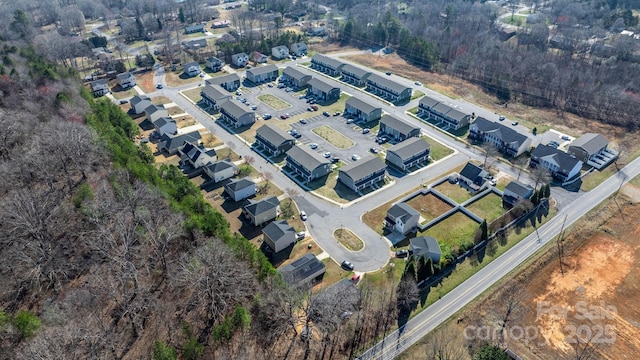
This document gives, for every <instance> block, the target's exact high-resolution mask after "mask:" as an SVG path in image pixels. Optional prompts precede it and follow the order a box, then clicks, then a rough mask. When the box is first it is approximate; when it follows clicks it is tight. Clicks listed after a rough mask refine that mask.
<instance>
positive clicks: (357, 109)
mask: <svg viewBox="0 0 640 360" xmlns="http://www.w3.org/2000/svg"><path fill="white" fill-rule="evenodd" d="M344 112H345V113H346V114H345V115H348V116H352V117H354V118H355V119H356V120H360V121H363V122H371V121H376V120H380V118H381V117H382V108H381V107H379V106H375V105H371V103H369V102H368V101H365V100H362V99H360V98H358V97H355V96H352V97H350V98H349V99H347V102H346V103H345V106H344Z"/></svg>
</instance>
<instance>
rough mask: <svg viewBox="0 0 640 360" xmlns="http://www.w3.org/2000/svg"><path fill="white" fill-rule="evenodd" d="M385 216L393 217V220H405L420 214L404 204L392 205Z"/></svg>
mask: <svg viewBox="0 0 640 360" xmlns="http://www.w3.org/2000/svg"><path fill="white" fill-rule="evenodd" d="M387 214H389V215H390V216H393V218H394V219H406V218H408V217H411V216H420V213H418V212H417V211H416V210H415V209H414V208H412V207H411V206H409V205H408V204H407V203H405V202H401V203H397V204H395V205H393V206H392V207H391V208H390V209H389V211H387Z"/></svg>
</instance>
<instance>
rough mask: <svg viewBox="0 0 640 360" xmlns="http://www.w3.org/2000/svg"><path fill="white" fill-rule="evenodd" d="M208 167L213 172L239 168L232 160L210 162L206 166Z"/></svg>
mask: <svg viewBox="0 0 640 360" xmlns="http://www.w3.org/2000/svg"><path fill="white" fill-rule="evenodd" d="M206 168H207V169H208V170H209V171H211V172H212V173H217V172H219V171H223V170H226V169H228V168H234V169H237V168H238V167H237V166H236V165H235V164H234V163H231V162H229V161H226V160H222V161H216V162H214V163H211V164H208V165H207V166H206Z"/></svg>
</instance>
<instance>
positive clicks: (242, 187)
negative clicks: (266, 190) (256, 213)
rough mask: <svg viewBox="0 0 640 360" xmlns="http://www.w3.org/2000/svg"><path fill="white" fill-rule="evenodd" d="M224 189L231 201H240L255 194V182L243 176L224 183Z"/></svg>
mask: <svg viewBox="0 0 640 360" xmlns="http://www.w3.org/2000/svg"><path fill="white" fill-rule="evenodd" d="M224 191H225V192H226V193H227V195H229V197H230V198H231V199H232V200H233V201H240V200H243V199H246V198H248V197H250V196H253V195H255V194H256V183H255V182H253V180H251V179H249V178H248V177H244V178H242V179H238V180H234V181H231V182H230V183H228V184H226V185H225V186H224Z"/></svg>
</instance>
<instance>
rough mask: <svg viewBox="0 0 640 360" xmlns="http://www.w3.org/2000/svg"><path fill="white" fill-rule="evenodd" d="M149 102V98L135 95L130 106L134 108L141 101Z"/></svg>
mask: <svg viewBox="0 0 640 360" xmlns="http://www.w3.org/2000/svg"><path fill="white" fill-rule="evenodd" d="M145 100H146V101H151V99H149V97H148V96H147V95H136V96H134V97H132V98H131V101H130V103H131V105H132V106H136V105H138V103H139V102H141V101H145Z"/></svg>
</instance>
